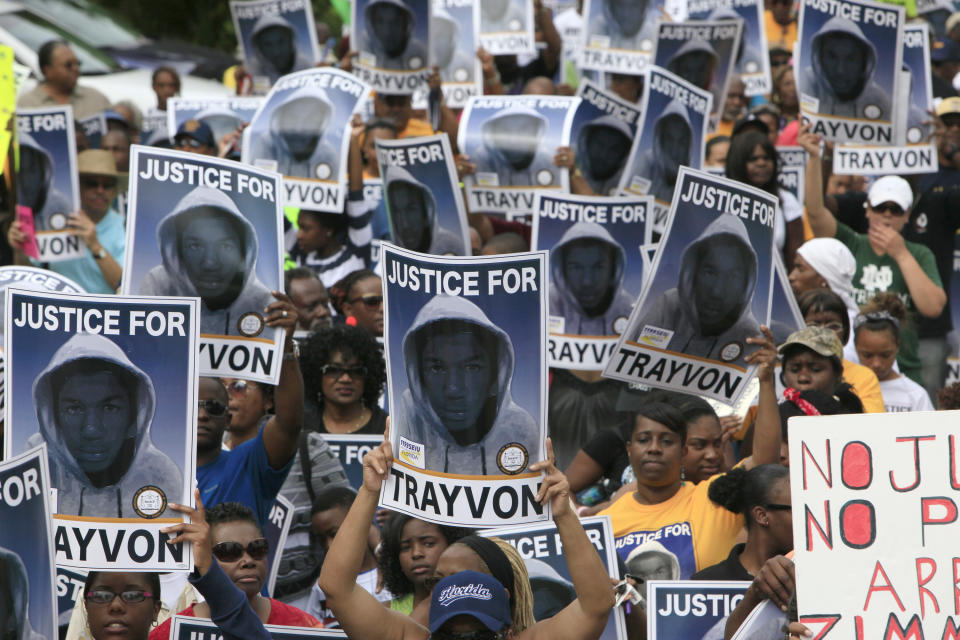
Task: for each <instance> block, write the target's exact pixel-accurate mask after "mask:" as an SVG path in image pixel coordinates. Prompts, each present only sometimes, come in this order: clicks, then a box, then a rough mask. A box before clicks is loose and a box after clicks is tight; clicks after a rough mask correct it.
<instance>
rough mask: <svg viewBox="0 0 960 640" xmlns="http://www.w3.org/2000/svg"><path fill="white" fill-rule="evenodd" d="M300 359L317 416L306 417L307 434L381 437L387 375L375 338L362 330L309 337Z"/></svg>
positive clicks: (339, 328)
mask: <svg viewBox="0 0 960 640" xmlns="http://www.w3.org/2000/svg"><path fill="white" fill-rule="evenodd" d="M301 354H302V355H301V359H302V361H303V387H304V393H305V394H306V398H307V402H308V403H310V404H313V403H316V406H317V414H318V415H317V416H316V417H315V418H314V419H312V420H311V419H309V418H308V420H307V422H306V424H307V429H308V430H310V431H317V432H319V433H336V434H344V433H351V434H380V433H383V430H384V427H385V426H386V419H387V414H386V413H385V412H384V411H383V410H382V409H381V408H380V407H379V406H378V400H379V398H380V394H381V393H382V392H383V386H384V384H385V383H386V379H387V372H386V364H385V363H384V360H383V354H382V353H381V351H380V346H379V345H378V344H377V341H376V340H375V339H374V338H373V336H371V335H370V334H369V333H368V332H367V331H364V330H363V329H361V328H359V327H351V326H349V325H339V326H335V327H330V328H329V329H323V330H322V331H318V332H316V333H314V334H312V335H311V336H310V337H309V338H307V340H306V342H304V343H303V348H302V351H301Z"/></svg>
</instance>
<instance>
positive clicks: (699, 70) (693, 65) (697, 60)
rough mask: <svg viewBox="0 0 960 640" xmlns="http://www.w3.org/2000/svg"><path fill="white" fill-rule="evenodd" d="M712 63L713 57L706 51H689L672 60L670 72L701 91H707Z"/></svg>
mask: <svg viewBox="0 0 960 640" xmlns="http://www.w3.org/2000/svg"><path fill="white" fill-rule="evenodd" d="M713 61H714V58H713V56H711V55H710V54H709V53H707V52H706V51H691V52H690V53H686V54H684V55H682V56H680V57H679V58H677V59H676V60H674V61H673V63H672V64H671V65H670V71H672V72H673V73H675V74H677V75H678V76H680V77H681V78H683V79H684V80H686V81H687V82H689V83H691V84H693V85H696V86H698V87H700V88H701V89H707V88H708V87H709V86H710V75H711V74H712V73H713Z"/></svg>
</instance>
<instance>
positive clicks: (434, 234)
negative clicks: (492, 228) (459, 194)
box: [383, 165, 465, 256]
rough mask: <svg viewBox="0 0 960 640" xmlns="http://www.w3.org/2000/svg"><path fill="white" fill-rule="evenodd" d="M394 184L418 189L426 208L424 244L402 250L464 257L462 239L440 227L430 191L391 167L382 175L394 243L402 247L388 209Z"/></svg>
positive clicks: (409, 175) (401, 169)
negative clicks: (391, 188)
mask: <svg viewBox="0 0 960 640" xmlns="http://www.w3.org/2000/svg"><path fill="white" fill-rule="evenodd" d="M394 184H408V185H410V186H412V187H415V188H416V189H419V190H420V192H421V193H423V201H424V203H426V207H427V211H426V214H427V220H426V227H427V229H428V231H427V233H426V238H425V241H426V244H425V245H424V246H417V247H404V248H405V249H410V250H412V251H420V252H422V253H432V254H433V255H438V256H440V255H455V256H462V255H465V251H464V246H463V239H462V238H460V237H458V236H457V235H456V234H454V233H453V232H452V231H449V230H447V229H444V228H443V227H441V226H440V221H439V220H438V217H437V199H436V198H435V197H434V195H433V192H432V191H430V189H429V187H427V185H425V184H423V183H422V182H420V181H418V180H417V179H416V178H414V177H413V175H412V174H411V173H410V172H409V171H407V170H406V169H404V168H403V167H399V166H396V165H391V166H389V167H387V168H386V171H384V174H383V187H384V188H383V195H384V197H385V198H386V201H387V212H388V213H389V214H390V234H391V235H392V236H393V238H394V241H395V242H396V243H397V244H398V245H400V246H403V245H402V244H401V243H400V236H399V234H398V233H397V231H396V226H395V224H396V221H395V218H394V213H393V210H392V209H391V208H390V187H391V186H393V185H394Z"/></svg>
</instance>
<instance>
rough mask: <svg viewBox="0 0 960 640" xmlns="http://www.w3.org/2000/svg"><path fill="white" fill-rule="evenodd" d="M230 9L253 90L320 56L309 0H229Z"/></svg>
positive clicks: (264, 88) (306, 66)
mask: <svg viewBox="0 0 960 640" xmlns="http://www.w3.org/2000/svg"><path fill="white" fill-rule="evenodd" d="M230 13H231V14H232V16H233V28H234V31H235V32H236V34H237V40H238V41H239V43H240V50H241V51H242V52H243V61H244V64H246V66H247V71H248V72H249V73H250V75H251V76H252V77H253V88H254V91H255V92H257V93H266V92H267V91H268V90H269V89H270V87H271V85H273V84H274V83H275V82H276V81H277V79H279V78H280V77H281V76H285V75H288V74H291V73H293V72H295V71H302V70H304V69H310V68H311V67H313V66H314V64H315V63H316V62H317V60H318V59H319V51H320V48H319V46H318V45H317V30H316V27H315V26H314V24H313V7H312V6H311V5H310V0H244V1H243V2H237V1H236V0H231V2H230ZM171 131H176V129H171Z"/></svg>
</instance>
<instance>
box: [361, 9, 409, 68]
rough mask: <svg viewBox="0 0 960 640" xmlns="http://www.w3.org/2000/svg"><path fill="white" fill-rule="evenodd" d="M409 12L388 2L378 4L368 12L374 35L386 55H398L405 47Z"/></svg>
mask: <svg viewBox="0 0 960 640" xmlns="http://www.w3.org/2000/svg"><path fill="white" fill-rule="evenodd" d="M409 22H410V16H409V14H408V13H407V12H406V11H404V10H403V9H401V8H400V7H396V6H393V5H389V4H378V5H376V6H375V7H374V8H373V10H372V11H371V12H370V25H371V27H372V28H373V33H374V35H376V36H377V40H379V41H380V44H381V45H382V46H383V50H384V51H385V52H386V53H387V55H388V56H398V55H400V54H401V53H403V50H404V49H405V48H406V47H407V39H408V36H407V33H408V31H409Z"/></svg>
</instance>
